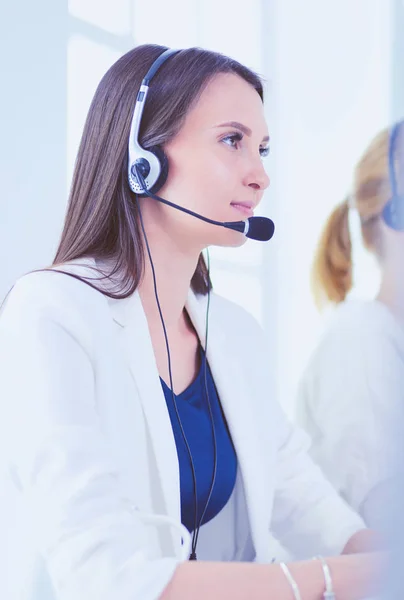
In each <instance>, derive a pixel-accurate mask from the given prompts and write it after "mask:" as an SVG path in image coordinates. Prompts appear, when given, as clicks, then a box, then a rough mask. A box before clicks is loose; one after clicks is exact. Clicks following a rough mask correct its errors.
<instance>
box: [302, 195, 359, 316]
mask: <svg viewBox="0 0 404 600" xmlns="http://www.w3.org/2000/svg"><path fill="white" fill-rule="evenodd" d="M348 214H349V205H348V199H347V198H346V199H345V200H344V202H342V203H341V204H339V205H338V206H337V207H336V208H335V209H334V210H333V212H332V213H331V215H330V216H329V217H328V220H327V223H326V225H325V228H324V230H323V233H322V235H321V237H320V240H319V243H318V246H317V250H316V254H315V257H314V261H313V266H312V273H311V288H312V292H313V296H314V300H315V303H316V305H317V307H318V308H320V309H321V308H323V306H324V305H325V304H327V303H328V302H333V303H336V304H338V303H340V302H343V301H344V300H345V298H346V296H347V294H348V292H349V291H350V289H351V287H352V244H351V237H350V233H349V222H348Z"/></svg>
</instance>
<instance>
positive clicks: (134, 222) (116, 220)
mask: <svg viewBox="0 0 404 600" xmlns="http://www.w3.org/2000/svg"><path fill="white" fill-rule="evenodd" d="M164 50H166V47H163V46H157V45H152V44H145V45H143V46H138V47H137V48H134V49H133V50H131V51H130V52H128V53H127V54H125V55H124V56H122V57H121V58H120V59H119V60H118V61H117V62H116V63H115V64H113V65H112V67H111V68H110V69H109V70H108V71H107V73H106V74H105V75H104V77H103V78H102V80H101V82H100V84H99V85H98V88H97V90H96V92H95V95H94V98H93V101H92V103H91V106H90V109H89V112H88V116H87V120H86V123H85V126H84V131H83V135H82V139H81V143H80V147H79V150H78V155H77V159H76V164H75V169H74V174H73V180H72V185H71V191H70V197H69V202H68V208H67V213H66V217H65V223H64V228H63V232H62V235H61V239H60V243H59V247H58V249H57V252H56V255H55V258H54V261H53V263H52V266H56V265H57V266H59V265H63V264H64V263H66V262H71V261H75V260H78V259H81V258H86V257H92V258H95V259H101V260H105V259H107V260H108V261H112V264H113V269H112V271H111V274H112V275H113V274H115V273H119V274H120V278H121V285H120V289H119V290H118V291H117V292H114V293H107V292H105V291H103V293H106V295H108V296H110V297H113V298H126V297H128V296H130V295H131V294H132V293H133V292H134V291H135V290H136V288H137V287H138V285H139V282H140V281H141V278H142V275H143V272H144V265H145V257H144V246H143V240H142V232H141V228H140V224H139V215H138V207H137V202H136V201H135V200H136V197H135V195H134V194H133V192H132V191H131V190H130V188H129V185H128V183H127V162H128V151H127V146H128V137H129V130H130V124H131V119H132V115H133V109H134V105H135V99H136V94H137V91H138V89H139V87H140V84H141V81H142V78H143V77H144V75H145V74H146V72H147V70H148V68H149V67H150V65H151V64H152V63H153V61H154V60H155V59H156V58H157V57H158V56H159V55H160V54H161V53H162V52H163V51H164ZM219 73H234V74H237V75H239V76H240V77H242V78H243V79H244V80H245V81H247V82H248V83H249V84H250V85H251V86H252V87H253V88H254V89H255V90H256V91H257V92H258V94H259V95H260V97H261V99H262V100H263V87H262V82H261V80H260V78H259V77H258V75H256V74H255V73H253V72H252V71H250V70H249V69H247V68H246V67H244V66H243V65H241V64H240V63H238V62H237V61H235V60H232V59H231V58H228V57H227V56H223V55H222V54H218V53H215V52H210V51H207V50H203V49H201V48H189V49H185V50H181V51H180V52H179V53H178V54H176V55H174V56H173V57H171V58H170V59H169V60H168V61H167V62H166V63H165V64H164V65H163V66H162V67H161V69H160V70H159V71H158V72H157V74H156V75H155V77H154V78H153V81H152V83H151V86H150V91H149V95H148V98H147V102H146V105H145V109H144V113H143V117H142V124H141V129H140V132H139V138H140V143H141V145H142V146H143V147H144V148H150V147H151V146H156V145H157V146H160V147H162V146H164V144H166V143H167V142H169V141H170V140H171V139H172V138H173V137H174V136H175V135H176V134H177V133H178V131H179V129H180V128H181V125H182V123H183V121H184V119H185V116H186V114H187V112H188V111H189V109H190V107H191V106H192V105H193V104H194V102H195V101H196V100H197V99H198V97H199V96H200V94H201V92H202V91H203V89H204V87H205V86H206V84H207V83H208V82H209V80H210V79H211V78H212V77H214V76H215V75H216V74H219ZM80 279H81V278H80ZM86 283H89V284H90V282H89V281H88V280H87V281H86ZM93 287H94V285H93ZM191 287H192V289H193V290H194V291H195V292H196V293H200V294H206V293H207V292H208V290H209V289H210V287H211V283H210V279H209V275H208V271H207V268H206V264H205V261H204V259H203V255H202V254H201V255H200V257H199V261H198V264H197V267H196V270H195V273H194V275H193V278H192V281H191ZM97 289H98V288H97ZM100 291H102V290H100Z"/></svg>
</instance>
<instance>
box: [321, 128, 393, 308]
mask: <svg viewBox="0 0 404 600" xmlns="http://www.w3.org/2000/svg"><path fill="white" fill-rule="evenodd" d="M403 125H404V121H401V122H400V125H399V127H400V130H399V133H398V138H402V137H403V136H404V126H403ZM389 140H390V128H386V129H384V130H383V131H381V132H379V133H378V134H377V135H376V136H375V137H374V138H373V140H372V141H371V143H370V144H369V146H368V147H367V148H366V150H365V152H364V153H363V155H362V157H361V158H360V160H359V162H358V163H357V165H356V167H355V171H354V178H353V190H352V194H351V195H350V196H347V198H345V200H344V201H343V202H342V203H341V204H339V205H338V206H337V207H336V208H335V209H334V210H333V212H332V213H331V215H330V216H329V218H328V220H327V222H326V224H325V227H324V230H323V232H322V234H321V237H320V240H319V243H318V246H317V250H316V254H315V257H314V261H313V266H312V273H311V284H312V291H313V295H314V299H315V301H316V304H317V306H318V307H319V308H321V307H323V306H324V304H326V303H327V302H333V303H335V304H338V303H340V302H343V301H344V300H345V298H346V296H347V294H348V292H349V291H350V290H351V288H352V243H351V237H350V233H349V221H348V216H349V208H350V206H352V207H353V208H355V209H356V210H357V211H358V214H359V217H360V222H361V234H362V240H363V244H364V246H365V248H367V249H368V250H370V251H371V252H372V253H373V254H375V255H376V256H377V257H378V258H379V259H382V258H383V257H384V247H383V236H382V230H381V219H380V216H381V213H382V210H383V207H384V205H385V204H386V203H387V202H388V201H389V200H390V198H391V186H390V179H389V165H388V147H389ZM398 143H401V142H400V140H398Z"/></svg>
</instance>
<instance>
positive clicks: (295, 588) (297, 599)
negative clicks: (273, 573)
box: [279, 562, 302, 600]
mask: <svg viewBox="0 0 404 600" xmlns="http://www.w3.org/2000/svg"><path fill="white" fill-rule="evenodd" d="M279 565H280V567H281V569H282V571H283V572H284V573H285V576H286V579H287V580H288V581H289V583H290V585H291V588H292V590H293V595H294V597H295V600H302V597H301V595H300V590H299V586H298V585H297V583H296V581H295V580H294V579H293V577H292V573H291V572H290V571H289V569H288V567H287V566H286V565H285V563H283V562H281V563H279Z"/></svg>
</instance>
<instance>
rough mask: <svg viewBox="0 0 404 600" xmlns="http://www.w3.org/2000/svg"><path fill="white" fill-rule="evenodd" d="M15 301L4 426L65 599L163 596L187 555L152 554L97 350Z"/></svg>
mask: <svg viewBox="0 0 404 600" xmlns="http://www.w3.org/2000/svg"><path fill="white" fill-rule="evenodd" d="M17 304H18V294H17V300H15V298H10V300H9V304H8V305H7V306H6V309H5V311H4V315H3V316H2V318H1V319H0V399H1V400H0V427H1V434H2V436H4V439H3V442H4V447H5V448H6V450H7V459H8V464H9V468H10V470H11V472H12V473H13V476H14V479H15V480H16V482H18V485H19V486H20V489H21V493H22V494H23V496H24V498H25V500H26V504H27V506H28V507H29V510H30V516H31V520H32V523H33V524H34V535H35V543H36V545H37V547H38V549H39V551H40V552H41V554H42V555H43V556H44V558H45V561H46V564H47V567H48V570H49V574H50V576H51V579H52V582H53V585H54V587H55V591H56V594H57V597H58V598H60V599H61V600H117V599H119V600H134V598H141V599H142V600H143V599H144V600H154V599H157V598H159V597H160V595H161V593H162V591H163V590H164V588H165V586H166V585H167V583H168V582H169V580H170V579H171V577H172V576H173V573H174V571H175V569H176V567H177V565H178V562H179V560H178V558H174V557H173V558H159V557H156V556H152V555H151V549H150V544H149V543H148V529H147V527H146V526H145V524H144V523H143V522H142V521H141V519H140V518H139V517H138V516H137V514H136V511H135V512H134V511H133V510H131V499H130V498H128V497H127V496H126V495H125V491H124V490H123V489H122V488H121V484H120V478H119V472H118V469H117V468H116V466H115V465H114V464H113V462H112V461H111V456H112V453H111V452H110V451H109V448H108V444H107V442H106V440H105V438H104V437H103V434H102V431H101V428H100V426H99V423H98V416H97V412H96V407H95V393H94V373H93V368H92V364H91V361H90V359H89V356H88V355H87V354H86V352H85V350H84V349H83V347H81V346H80V344H79V343H78V341H77V340H76V339H74V337H73V336H72V334H71V332H69V331H67V330H66V329H64V327H63V326H62V325H61V323H60V322H57V321H56V320H54V319H53V318H52V315H50V316H49V314H44V312H43V311H42V313H41V312H40V311H37V310H36V309H35V308H34V307H30V306H29V303H27V302H25V305H24V307H23V308H24V310H19V309H16V306H17ZM13 313H15V314H13ZM149 537H150V536H149Z"/></svg>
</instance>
